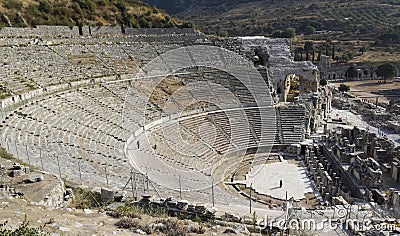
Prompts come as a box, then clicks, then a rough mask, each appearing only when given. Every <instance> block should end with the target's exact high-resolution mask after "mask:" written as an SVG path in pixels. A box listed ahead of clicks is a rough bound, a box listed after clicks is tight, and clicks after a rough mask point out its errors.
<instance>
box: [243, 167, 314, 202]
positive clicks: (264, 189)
mask: <svg viewBox="0 0 400 236" xmlns="http://www.w3.org/2000/svg"><path fill="white" fill-rule="evenodd" d="M280 180H282V183H283V185H282V187H280ZM243 182H244V183H245V184H246V186H247V187H250V184H253V185H252V188H253V189H255V190H256V191H257V192H258V193H261V194H265V195H269V196H271V197H274V198H279V199H285V197H286V191H287V193H288V198H291V197H293V198H294V199H296V200H300V199H303V198H304V194H306V193H312V192H313V190H312V187H311V181H310V179H309V178H308V177H307V175H306V170H305V169H304V168H301V167H298V166H297V165H295V164H291V163H289V162H287V161H286V160H284V161H283V162H276V163H271V164H263V165H259V166H254V167H253V168H252V169H251V170H250V172H249V173H248V174H247V175H246V180H244V181H243Z"/></svg>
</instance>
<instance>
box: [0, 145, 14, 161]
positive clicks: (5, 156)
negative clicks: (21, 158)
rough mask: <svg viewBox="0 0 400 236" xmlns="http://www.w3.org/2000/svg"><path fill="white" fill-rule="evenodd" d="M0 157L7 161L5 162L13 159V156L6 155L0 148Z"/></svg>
mask: <svg viewBox="0 0 400 236" xmlns="http://www.w3.org/2000/svg"><path fill="white" fill-rule="evenodd" d="M0 157H1V158H4V159H7V160H12V159H14V157H13V155H11V154H10V153H8V152H7V151H6V150H5V149H4V148H0Z"/></svg>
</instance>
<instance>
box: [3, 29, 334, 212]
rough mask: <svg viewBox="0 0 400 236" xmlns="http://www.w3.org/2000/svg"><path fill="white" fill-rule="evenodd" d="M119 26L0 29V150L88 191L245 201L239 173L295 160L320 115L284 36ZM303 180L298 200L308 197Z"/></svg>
mask: <svg viewBox="0 0 400 236" xmlns="http://www.w3.org/2000/svg"><path fill="white" fill-rule="evenodd" d="M119 30H120V29H119V28H113V27H102V28H96V29H91V35H89V31H88V29H87V28H84V30H83V32H84V35H83V36H79V35H78V32H77V29H75V28H73V29H70V28H68V27H47V26H39V27H37V28H34V29H18V28H4V29H2V30H1V32H0V50H1V55H2V61H1V62H0V63H1V70H0V73H1V77H0V84H1V96H2V98H3V99H2V100H1V119H2V122H1V126H0V130H1V138H0V142H1V146H2V147H3V148H5V149H6V150H7V151H8V152H10V153H12V154H13V155H14V156H16V157H18V158H19V159H21V160H23V161H24V162H26V163H29V164H31V165H34V166H36V167H37V168H39V169H43V170H45V171H48V172H51V173H54V174H57V175H59V176H61V177H62V178H65V179H66V180H68V181H71V182H74V183H78V184H82V185H83V186H87V187H91V188H95V187H97V188H101V187H108V188H111V189H114V188H118V189H126V190H128V191H131V190H132V192H133V194H134V195H136V196H140V195H141V194H143V193H150V194H153V195H158V196H159V197H164V198H165V197H167V196H174V197H176V198H179V197H181V198H184V199H188V200H191V201H195V202H203V203H207V204H211V202H212V201H214V200H213V199H215V204H220V205H224V204H225V205H228V204H231V205H237V206H240V205H243V206H246V205H248V200H247V199H246V198H245V197H243V196H241V195H240V194H239V192H241V190H240V189H242V190H243V188H241V187H240V186H247V187H249V186H248V185H249V184H250V182H249V181H247V180H248V179H254V178H253V177H254V176H253V177H252V178H250V177H249V178H247V177H244V176H246V174H248V173H250V172H251V171H253V172H254V171H256V169H257V166H258V165H259V164H263V163H268V161H271V162H276V161H277V160H281V161H283V162H285V161H286V160H282V158H283V157H282V156H281V155H280V154H279V153H280V152H281V151H286V152H285V153H291V152H292V153H293V155H294V156H296V153H297V152H298V153H300V152H301V151H302V146H301V143H302V142H303V141H304V140H305V139H310V138H311V137H312V135H313V134H314V133H315V132H316V131H317V129H318V127H320V126H321V123H320V122H321V120H322V119H324V118H326V116H327V114H328V113H329V110H330V97H329V91H327V90H325V89H324V88H321V87H319V85H318V80H317V78H318V70H317V68H316V67H315V66H313V65H312V64H311V63H308V62H293V60H292V59H291V55H290V42H289V41H287V40H285V39H268V38H263V37H251V38H229V39H219V38H210V37H207V36H204V35H201V34H199V33H197V32H194V31H193V30H187V29H182V30H179V29H136V30H133V29H132V30H131V29H129V30H127V31H126V32H125V34H121V33H120V31H119ZM171 50H173V51H172V52H173V53H171ZM271 152H272V153H273V154H271V155H269V154H270V153H271ZM275 164H276V163H275ZM277 166H278V165H277ZM288 166H290V163H286V164H283V165H282V166H280V167H278V168H282V169H280V170H281V172H282V173H283V174H285V170H288V173H286V176H289V179H290V176H291V175H290V171H289V170H291V168H289V167H288ZM293 166H294V167H296V166H295V165H293ZM286 168H287V169H286ZM250 170H251V171H250ZM256 172H257V171H256ZM294 172H296V171H295V170H294ZM300 172H301V170H300ZM300 172H299V173H300ZM278 174H279V173H278ZM241 175H242V177H243V179H241V177H240V176H241ZM294 176H296V177H293V178H296V179H301V178H300V177H301V176H303V175H302V174H299V175H294ZM263 178H269V177H268V176H264V177H263ZM277 178H280V177H277ZM282 178H285V177H284V175H283V177H282ZM304 178H306V177H304ZM129 180H131V181H129ZM246 181H247V182H246ZM254 181H257V180H254ZM258 181H266V180H265V179H259V180H258ZM267 181H268V180H267ZM274 181H275V180H274ZM285 181H286V180H285ZM288 181H289V180H288ZM304 182H308V184H309V185H310V186H308V187H304V188H305V189H301V186H300V187H299V188H300V190H299V191H300V196H298V197H297V198H298V199H299V200H301V199H302V198H305V197H304V194H305V193H303V192H302V191H306V192H307V191H309V192H311V193H310V194H314V193H313V192H312V189H311V183H310V181H309V180H308V181H307V180H306V181H304ZM285 183H286V182H285ZM285 183H284V184H285ZM276 184H277V183H271V185H276ZM288 184H289V183H288ZM290 184H293V185H297V184H298V183H296V182H293V183H290ZM232 186H233V187H232ZM238 186H239V187H238ZM254 186H256V187H257V186H258V185H256V184H255V185H254ZM257 188H258V187H257ZM260 188H262V186H261V187H260ZM285 189H289V188H288V187H287V186H286V187H285ZM309 189H311V190H309ZM255 190H256V191H259V192H260V194H261V193H262V192H263V191H262V190H257V189H255ZM275 191H276V190H275ZM283 192H284V191H283V190H282V191H280V192H279V193H276V194H277V195H276V196H274V194H275V193H274V191H272V192H269V191H267V192H266V193H265V194H266V195H268V194H272V196H273V198H278V199H283V198H284V194H283ZM293 194H294V193H293ZM242 195H246V191H242ZM297 195H298V194H297Z"/></svg>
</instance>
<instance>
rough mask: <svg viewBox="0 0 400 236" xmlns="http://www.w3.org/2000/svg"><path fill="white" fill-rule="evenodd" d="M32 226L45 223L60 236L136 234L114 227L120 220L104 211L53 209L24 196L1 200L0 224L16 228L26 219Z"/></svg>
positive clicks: (50, 231)
mask: <svg viewBox="0 0 400 236" xmlns="http://www.w3.org/2000/svg"><path fill="white" fill-rule="evenodd" d="M25 215H26V217H27V219H28V221H29V224H30V225H31V226H36V227H38V226H41V225H45V227H44V231H46V232H49V233H55V234H58V235H93V234H95V235H133V233H132V234H129V231H127V230H120V229H117V228H116V227H115V226H114V223H116V222H117V220H116V219H113V218H111V217H109V216H106V215H105V214H104V213H98V212H93V213H90V214H86V213H85V212H84V211H83V210H73V209H69V208H66V209H51V208H48V207H44V206H37V205H34V204H30V203H28V202H27V201H26V200H23V199H1V200H0V219H1V220H0V221H1V222H0V223H3V222H4V221H8V224H7V226H8V227H9V228H10V227H12V228H15V227H17V226H18V225H19V224H22V222H23V221H24V219H25Z"/></svg>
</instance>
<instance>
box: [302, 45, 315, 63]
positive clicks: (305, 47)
mask: <svg viewBox="0 0 400 236" xmlns="http://www.w3.org/2000/svg"><path fill="white" fill-rule="evenodd" d="M313 49H314V43H313V42H312V41H306V42H305V43H304V51H305V52H306V61H309V59H310V56H309V52H310V51H312V50H313Z"/></svg>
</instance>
